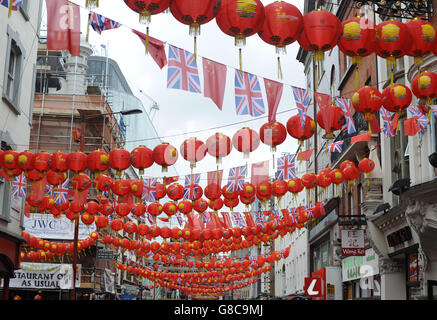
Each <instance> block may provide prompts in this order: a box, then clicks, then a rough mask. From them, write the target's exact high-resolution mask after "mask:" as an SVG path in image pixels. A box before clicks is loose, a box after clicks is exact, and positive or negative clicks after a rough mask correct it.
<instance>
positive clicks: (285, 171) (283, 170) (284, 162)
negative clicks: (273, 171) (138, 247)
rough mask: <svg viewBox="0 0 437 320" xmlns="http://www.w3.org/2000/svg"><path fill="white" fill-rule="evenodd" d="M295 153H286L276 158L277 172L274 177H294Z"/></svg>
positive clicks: (283, 178)
mask: <svg viewBox="0 0 437 320" xmlns="http://www.w3.org/2000/svg"><path fill="white" fill-rule="evenodd" d="M295 164H296V155H295V154H287V155H285V156H283V157H281V158H279V159H278V173H277V177H276V179H278V180H289V179H292V178H296V166H295Z"/></svg>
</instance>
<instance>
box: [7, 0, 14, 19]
mask: <svg viewBox="0 0 437 320" xmlns="http://www.w3.org/2000/svg"><path fill="white" fill-rule="evenodd" d="M12 2H13V0H9V9H8V18H10V17H11V14H12Z"/></svg>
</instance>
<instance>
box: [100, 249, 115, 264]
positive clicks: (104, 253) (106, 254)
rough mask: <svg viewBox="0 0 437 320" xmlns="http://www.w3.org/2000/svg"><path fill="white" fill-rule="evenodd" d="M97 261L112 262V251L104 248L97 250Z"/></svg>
mask: <svg viewBox="0 0 437 320" xmlns="http://www.w3.org/2000/svg"><path fill="white" fill-rule="evenodd" d="M97 260H105V261H112V260H114V251H112V250H106V249H104V248H97Z"/></svg>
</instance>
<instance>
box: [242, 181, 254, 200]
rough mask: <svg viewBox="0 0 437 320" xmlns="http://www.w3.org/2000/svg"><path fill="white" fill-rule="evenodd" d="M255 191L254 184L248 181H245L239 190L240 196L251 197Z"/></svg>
mask: <svg viewBox="0 0 437 320" xmlns="http://www.w3.org/2000/svg"><path fill="white" fill-rule="evenodd" d="M255 192H256V189H255V186H254V185H253V184H251V183H249V182H245V183H244V185H243V189H242V190H241V191H240V196H242V197H246V198H249V197H253V196H255Z"/></svg>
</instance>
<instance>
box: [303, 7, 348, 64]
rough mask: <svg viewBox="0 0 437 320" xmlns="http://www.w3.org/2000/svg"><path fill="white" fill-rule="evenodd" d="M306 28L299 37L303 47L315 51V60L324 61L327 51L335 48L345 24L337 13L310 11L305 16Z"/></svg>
mask: <svg viewBox="0 0 437 320" xmlns="http://www.w3.org/2000/svg"><path fill="white" fill-rule="evenodd" d="M303 24H304V29H303V31H302V33H301V35H300V37H299V39H298V41H299V44H300V46H301V47H302V48H304V49H305V50H307V51H311V52H314V61H322V60H324V57H325V51H328V50H331V49H333V48H334V47H335V46H336V45H337V43H338V41H339V39H340V37H341V35H342V33H343V26H342V24H341V21H340V19H338V18H337V16H336V15H335V14H332V13H331V12H328V11H324V10H320V9H319V10H316V11H311V12H308V13H307V14H305V15H304V16H303Z"/></svg>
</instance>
